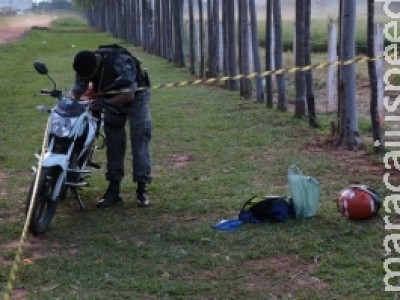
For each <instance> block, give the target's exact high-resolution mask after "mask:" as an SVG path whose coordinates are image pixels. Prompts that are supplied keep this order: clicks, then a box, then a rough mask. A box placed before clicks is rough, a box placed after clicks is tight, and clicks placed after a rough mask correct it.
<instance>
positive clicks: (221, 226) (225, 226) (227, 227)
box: [211, 219, 243, 231]
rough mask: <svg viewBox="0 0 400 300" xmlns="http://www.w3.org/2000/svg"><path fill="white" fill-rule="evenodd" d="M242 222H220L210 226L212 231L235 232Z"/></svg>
mask: <svg viewBox="0 0 400 300" xmlns="http://www.w3.org/2000/svg"><path fill="white" fill-rule="evenodd" d="M242 224H243V222H242V221H240V220H239V219H232V220H221V221H220V222H219V223H218V224H215V225H212V226H211V227H212V228H213V229H217V230H223V231H235V230H236V229H238V228H239V227H240V225H242Z"/></svg>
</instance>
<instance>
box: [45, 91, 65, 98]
mask: <svg viewBox="0 0 400 300" xmlns="http://www.w3.org/2000/svg"><path fill="white" fill-rule="evenodd" d="M40 93H41V94H43V95H50V96H51V97H53V98H59V97H61V96H62V91H61V90H58V89H54V90H46V89H42V90H40Z"/></svg>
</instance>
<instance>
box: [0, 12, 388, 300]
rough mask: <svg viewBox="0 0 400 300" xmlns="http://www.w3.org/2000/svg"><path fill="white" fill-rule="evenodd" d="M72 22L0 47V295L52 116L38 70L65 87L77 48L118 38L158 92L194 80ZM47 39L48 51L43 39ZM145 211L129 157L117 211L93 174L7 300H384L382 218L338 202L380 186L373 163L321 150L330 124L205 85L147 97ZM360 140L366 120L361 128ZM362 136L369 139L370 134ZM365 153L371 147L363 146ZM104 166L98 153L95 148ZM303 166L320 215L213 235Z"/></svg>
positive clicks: (32, 252) (28, 252)
mask: <svg viewBox="0 0 400 300" xmlns="http://www.w3.org/2000/svg"><path fill="white" fill-rule="evenodd" d="M85 29H87V28H86V27H85V24H84V23H83V21H81V20H79V19H62V20H60V21H57V22H56V23H54V27H53V28H52V30H34V31H32V32H30V34H28V35H27V36H26V38H25V39H24V40H21V41H19V42H16V43H13V44H10V45H6V46H1V47H0V68H1V70H2V74H7V76H2V77H0V91H1V97H0V106H1V109H0V128H1V130H0V141H1V142H0V231H1V232H2V234H1V235H0V283H1V287H0V289H1V290H2V291H3V290H4V288H5V286H6V283H7V281H8V275H9V271H10V264H11V262H12V261H13V258H14V255H15V251H16V246H17V244H18V240H19V237H20V234H21V231H22V227H23V222H24V205H25V198H26V196H27V191H28V187H29V184H30V180H31V178H30V174H29V168H30V166H31V164H33V163H34V157H33V153H35V152H36V151H37V150H38V149H39V147H40V145H41V140H42V134H43V131H44V128H45V124H46V118H47V116H46V115H43V114H39V113H38V112H36V110H35V107H36V106H37V105H39V104H47V105H52V104H53V101H52V100H51V99H50V98H43V97H39V96H35V95H36V93H37V92H38V91H39V90H40V89H41V88H47V87H50V82H49V81H48V80H47V79H46V78H45V77H42V76H39V75H37V74H36V73H35V71H34V70H33V68H32V62H33V61H34V60H41V61H44V62H46V64H47V65H48V68H49V69H50V72H51V75H52V76H53V77H54V78H55V79H56V81H57V82H58V83H59V87H62V88H66V89H69V88H70V86H71V83H72V81H73V73H72V69H71V61H72V59H73V56H74V54H75V52H76V51H77V50H78V49H94V48H96V47H97V45H98V44H107V43H112V42H120V43H122V44H123V45H125V46H127V47H129V49H130V50H132V51H133V52H134V53H135V54H136V55H138V56H139V57H140V58H141V59H142V60H143V62H144V66H145V67H147V68H148V70H149V73H150V76H151V80H152V82H153V84H154V85H155V84H159V83H165V82H180V81H183V80H188V79H192V78H191V76H190V75H189V72H188V70H186V69H179V68H176V67H175V66H174V65H172V64H171V63H169V62H167V61H164V60H162V59H160V58H158V57H155V56H153V55H149V54H146V53H143V52H142V51H141V50H140V49H138V48H134V47H132V46H131V45H127V44H125V43H123V42H122V41H119V40H115V39H114V38H112V37H111V36H109V35H107V34H103V33H93V32H92V31H91V30H87V31H86V32H85ZM44 41H45V43H44ZM151 93H152V102H151V110H152V117H153V125H154V129H153V135H154V137H153V141H152V157H153V160H152V165H153V176H154V183H153V184H152V185H151V187H150V188H149V196H150V199H151V202H152V204H153V205H152V206H151V207H150V208H148V209H144V210H143V209H138V208H137V207H136V205H135V204H134V198H133V197H134V184H133V183H132V182H131V177H130V176H129V174H130V170H131V169H130V161H131V159H130V158H129V157H128V158H127V160H126V174H127V176H126V178H125V179H124V182H123V187H122V193H123V197H124V199H125V203H124V205H123V206H120V207H115V208H112V209H108V210H104V211H103V210H98V209H96V208H95V204H96V200H97V199H98V198H99V197H101V196H102V194H103V192H104V190H105V188H106V186H107V184H106V182H105V180H104V176H103V173H104V169H103V170H101V171H95V172H94V173H93V175H92V178H91V179H90V185H91V186H90V187H89V188H87V189H85V190H83V191H82V198H83V200H84V202H85V203H86V204H87V206H88V208H89V210H88V211H87V212H81V211H79V208H78V205H77V204H76V203H75V202H74V201H73V200H72V199H68V200H67V201H66V202H63V203H61V204H60V205H59V209H58V211H57V213H56V216H55V219H54V220H53V223H52V226H51V230H49V231H48V233H47V234H46V235H44V236H41V237H33V236H29V238H28V241H27V243H26V245H25V252H24V257H23V258H24V263H23V265H22V266H21V267H20V269H19V271H18V273H17V278H16V281H15V282H14V291H13V295H14V296H15V297H17V296H19V297H26V298H28V299H292V298H295V299H391V298H393V294H389V293H387V294H385V293H384V290H383V283H382V280H383V276H384V271H383V267H382V262H383V259H384V258H385V253H384V251H383V248H382V241H383V239H384V236H385V231H384V223H383V221H382V218H381V217H380V216H378V217H375V218H373V219H371V220H368V221H365V222H351V221H348V220H346V219H344V218H343V217H342V216H341V215H340V214H339V213H338V211H337V208H336V204H335V199H336V198H337V197H338V195H339V192H340V190H341V189H342V188H344V187H346V186H347V185H348V184H349V183H354V182H361V183H364V184H367V185H370V186H371V187H374V188H375V189H377V190H378V191H379V192H380V193H381V195H382V196H384V195H385V194H386V193H387V192H386V190H385V189H384V187H383V185H382V183H381V182H382V174H383V169H382V168H383V166H382V163H381V158H379V157H375V156H373V155H371V154H369V153H368V152H364V151H361V152H357V153H355V152H346V151H339V150H337V149H335V148H333V147H331V146H330V145H329V143H326V140H327V138H328V137H329V134H330V131H329V130H330V129H329V121H330V119H331V117H330V116H326V115H320V116H319V118H320V122H321V128H320V129H319V130H315V129H310V128H309V127H308V123H307V121H306V120H299V119H295V118H293V114H292V113H291V112H288V113H281V112H278V111H277V110H275V109H273V110H271V109H266V108H265V106H264V105H261V104H256V103H254V102H252V101H245V100H243V99H241V98H240V97H239V96H238V94H237V93H233V92H228V91H226V90H223V89H220V88H217V87H213V86H206V85H198V86H186V87H179V88H169V89H154V90H152V91H151ZM360 125H361V126H360V128H361V129H362V135H363V136H368V134H369V133H368V131H369V130H370V126H369V123H368V121H367V120H360ZM366 141H367V139H366ZM367 149H370V145H369V146H368V142H367ZM96 160H97V161H98V162H100V163H102V164H103V165H104V163H105V153H104V151H103V152H102V151H100V152H98V153H97V154H96ZM293 163H299V165H300V166H301V168H302V169H303V171H304V172H305V173H306V174H309V175H311V176H313V177H315V178H317V179H318V180H319V182H320V184H321V188H322V195H321V199H320V205H319V210H318V213H317V215H316V216H315V217H314V218H312V219H309V220H289V221H288V222H286V223H283V224H269V223H265V224H259V225H249V224H246V225H243V226H242V227H241V228H240V229H239V230H237V231H235V232H230V233H227V232H220V231H215V230H213V229H211V225H213V224H215V223H217V222H218V221H219V220H221V219H227V218H228V219H230V218H235V217H236V216H237V213H238V211H239V209H240V208H241V205H242V204H243V203H244V201H245V200H247V199H248V198H250V197H251V196H253V195H260V196H263V195H267V194H268V195H272V194H285V195H286V194H288V186H287V169H288V167H289V166H290V165H291V164H293Z"/></svg>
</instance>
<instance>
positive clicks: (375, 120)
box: [367, 0, 383, 153]
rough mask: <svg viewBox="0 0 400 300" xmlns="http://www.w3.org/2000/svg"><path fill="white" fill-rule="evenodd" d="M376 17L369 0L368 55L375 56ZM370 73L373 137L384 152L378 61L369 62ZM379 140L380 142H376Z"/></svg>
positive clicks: (373, 5) (371, 0)
mask: <svg viewBox="0 0 400 300" xmlns="http://www.w3.org/2000/svg"><path fill="white" fill-rule="evenodd" d="M374 19H375V1H374V0H368V33H367V39H368V40H367V44H368V56H369V57H375V51H374ZM368 73H369V83H370V87H371V98H370V115H371V124H372V139H373V143H374V147H375V152H376V153H382V151H383V145H382V134H381V130H382V129H381V126H380V122H379V112H378V82H377V76H376V75H377V74H376V63H375V61H369V62H368ZM375 142H378V143H375Z"/></svg>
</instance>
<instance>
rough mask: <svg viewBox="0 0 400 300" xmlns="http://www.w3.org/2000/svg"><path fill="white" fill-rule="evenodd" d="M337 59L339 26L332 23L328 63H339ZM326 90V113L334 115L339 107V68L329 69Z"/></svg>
mask: <svg viewBox="0 0 400 300" xmlns="http://www.w3.org/2000/svg"><path fill="white" fill-rule="evenodd" d="M337 59H338V55H337V25H336V24H334V23H330V24H328V62H335V61H337ZM326 89H327V105H326V112H327V113H332V112H334V111H336V109H337V105H338V93H337V67H333V66H330V67H328V71H327V76H326Z"/></svg>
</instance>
